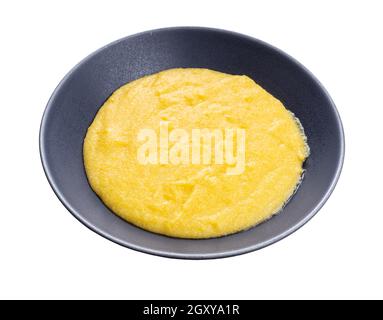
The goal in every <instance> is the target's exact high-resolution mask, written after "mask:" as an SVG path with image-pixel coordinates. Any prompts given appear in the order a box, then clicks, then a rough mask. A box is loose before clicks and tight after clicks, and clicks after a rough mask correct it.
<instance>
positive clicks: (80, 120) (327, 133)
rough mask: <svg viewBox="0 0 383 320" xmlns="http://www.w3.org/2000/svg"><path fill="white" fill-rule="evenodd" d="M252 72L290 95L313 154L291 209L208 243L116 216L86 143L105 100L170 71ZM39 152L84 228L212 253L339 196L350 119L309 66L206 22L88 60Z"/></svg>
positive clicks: (70, 80) (133, 39)
mask: <svg viewBox="0 0 383 320" xmlns="http://www.w3.org/2000/svg"><path fill="white" fill-rule="evenodd" d="M180 67H183V68H209V69H213V70H217V71H221V72H226V73H230V74H240V75H242V74H244V75H247V76H249V77H251V78H252V79H254V80H255V81H256V82H257V83H259V84H260V85H261V86H262V87H264V88H265V89H266V90H267V91H269V92H270V93H271V94H273V95H274V96H275V97H277V98H278V99H279V100H281V101H282V102H283V103H284V104H285V106H286V107H287V108H288V109H290V110H291V111H292V112H294V113H295V114H296V116H297V117H298V118H299V119H300V121H301V122H302V124H303V127H304V128H305V132H306V135H307V137H308V143H309V145H310V148H311V155H310V157H309V158H308V160H307V161H306V164H305V168H306V173H305V177H304V179H303V182H302V184H301V185H300V187H299V189H298V191H297V192H296V193H295V195H294V196H293V197H292V199H291V200H290V201H289V203H288V204H287V205H286V206H285V208H284V209H283V210H282V212H281V213H280V214H278V215H276V216H274V217H272V218H271V219H269V220H268V221H266V222H264V223H261V224H260V225H258V226H256V227H254V228H251V229H249V230H247V231H243V232H239V233H237V234H233V235H229V236H225V237H221V238H213V239H204V240H189V239H177V238H170V237H166V236H162V235H158V234H155V233H151V232H148V231H145V230H143V229H140V228H138V227H135V226H133V225H131V224H129V223H127V222H126V221H124V220H122V219H121V218H119V217H118V216H116V215H115V214H113V212H111V211H110V210H109V209H108V208H107V207H106V206H105V205H104V204H103V203H102V202H101V200H100V199H99V198H98V197H97V195H96V194H95V193H94V192H93V191H92V189H91V188H90V186H89V184H88V181H87V178H86V174H85V171H84V163H83V154H82V146H83V140H84V137H85V134H86V131H87V129H88V127H89V125H90V124H91V123H92V121H93V118H94V116H95V115H96V113H97V111H98V109H99V108H100V107H101V105H102V104H103V103H104V101H105V100H106V99H107V98H108V97H109V96H110V95H111V93H112V92H113V91H115V90H116V89H117V88H119V87H120V86H122V85H123V84H125V83H127V82H130V81H132V80H135V79H138V78H140V77H142V76H145V75H148V74H153V73H156V72H159V71H161V70H165V69H170V68H180ZM40 153H41V159H42V163H43V167H44V170H45V173H46V175H47V178H48V180H49V183H50V184H51V186H52V188H53V190H54V191H55V193H56V195H57V196H58V198H59V199H60V200H61V202H62V203H63V204H64V206H65V207H66V208H67V209H68V210H69V211H70V212H71V213H72V214H73V215H74V216H75V217H76V218H77V219H78V220H80V221H81V222H82V223H83V224H84V225H86V226H87V227H89V228H90V229H92V230H93V231H95V232H97V233H99V234H100V235H102V236H104V237H105V238H108V239H110V240H112V241H114V242H116V243H118V244H120V245H123V246H126V247H128V248H131V249H135V250H139V251H142V252H146V253H151V254H156V255H160V256H166V257H172V258H188V259H207V258H222V257H227V256H233V255H238V254H242V253H246V252H250V251H253V250H256V249H260V248H262V247H265V246H267V245H269V244H271V243H273V242H276V241H278V240H280V239H282V238H284V237H285V236H287V235H289V234H291V233H292V232H294V231H295V230H297V229H298V228H299V227H301V226H302V225H303V224H304V223H305V222H307V221H308V220H309V219H310V218H311V217H313V216H314V214H315V213H316V212H317V211H318V210H319V209H320V208H321V206H322V205H323V204H324V202H325V201H326V200H327V198H328V197H329V196H330V194H331V192H332V190H333V189H334V187H335V184H336V181H337V179H338V177H339V174H340V171H341V167H342V163H343V157H344V136H343V130H342V124H341V121H340V118H339V115H338V113H337V110H336V108H335V106H334V103H333V102H332V101H331V98H330V97H329V95H328V94H327V92H326V91H325V89H324V88H323V87H322V86H321V84H320V83H319V82H318V80H316V79H315V77H314V76H313V75H312V74H311V73H310V72H309V71H308V70H307V69H305V68H304V67H303V66H302V65H301V64H299V63H298V62H297V61H295V60H294V59H293V58H291V57H290V56H288V55H286V54H285V53H283V52H281V51H280V50H278V49H276V48H274V47H272V46H270V45H268V44H266V43H264V42H262V41H259V40H256V39H254V38H250V37H248V36H245V35H241V34H237V33H233V32H229V31H224V30H217V29H210V28H198V27H177V28H167V29H159V30H153V31H147V32H143V33H140V34H136V35H133V36H130V37H127V38H124V39H121V40H118V41H116V42H113V43H111V44H109V45H107V46H105V47H103V48H101V49H100V50H98V51H96V52H95V53H93V54H91V55H90V56H88V57H87V58H85V59H84V60H83V61H82V62H80V63H79V64H78V65H77V66H76V67H74V69H72V71H70V72H69V73H68V74H67V76H66V77H65V78H64V79H63V80H62V81H61V83H60V84H59V85H58V87H57V88H56V90H55V91H54V93H53V95H52V97H51V99H50V100H49V103H48V105H47V107H46V110H45V113H44V115H43V119H42V123H41V130H40Z"/></svg>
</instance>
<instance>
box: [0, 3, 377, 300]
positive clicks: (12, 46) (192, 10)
mask: <svg viewBox="0 0 383 320" xmlns="http://www.w3.org/2000/svg"><path fill="white" fill-rule="evenodd" d="M0 15H1V18H0V33H1V42H0V46H1V51H0V57H1V59H0V90H1V107H0V108H1V109H0V110H1V111H0V112H1V113H0V119H1V122H0V138H1V149H0V150H1V151H0V153H1V157H0V168H1V176H0V194H1V206H0V298H37V299H39V298H53V299H55V298H75V299H76V298H117V299H120V298H124V299H144V298H146V299H151V298H155V299H175V298H178V299H192V298H199V299H204V298H211V299H212V298H216V299H258V298H260V299H268V298H277V299H279V298H292V299H295V298H309V299H310V298H383V287H382V286H383V274H382V273H383V248H382V245H383V209H382V207H383V206H382V205H381V203H382V199H383V194H382V192H383V187H382V181H383V175H382V166H383V152H382V141H381V140H382V139H381V138H382V130H383V126H382V117H383V111H382V110H383V106H382V91H383V80H382V74H383V63H382V57H383V45H382V43H383V37H382V31H383V19H382V15H383V8H382V5H381V1H359V2H354V1H337V2H336V1H323V0H322V1H320V2H316V3H314V2H310V1H254V0H252V1H239V0H236V1H222V0H221V1H207V0H203V1H199V0H192V1H166V0H161V1H145V0H140V1H126V0H125V1H112V0H110V1H94V0H93V1H60V2H59V1H12V2H11V1H3V2H1V4H0ZM180 25H197V26H209V27H218V28H223V29H229V30H233V31H237V32H241V33H245V34H248V35H251V36H254V37H256V38H259V39H262V40H264V41H267V42H269V43H271V44H273V45H275V46H277V47H279V48H280V49H282V50H284V51H285V52H287V53H289V54H290V55H292V56H294V57H295V58H296V59H298V60H299V61H300V62H302V63H303V64H304V65H305V66H306V67H308V68H309V69H310V70H311V71H312V72H313V73H314V74H315V75H316V76H317V77H318V78H319V80H320V81H321V82H322V83H323V84H324V85H325V87H326V88H327V90H328V91H329V92H330V94H331V96H332V97H333V99H334V101H335V103H336V105H337V107H338V109H339V112H340V115H341V117H342V120H343V124H344V129H345V134H346V159H345V164H344V168H343V172H342V175H341V178H340V181H339V183H338V186H337V188H336V189H335V191H334V193H333V195H332V196H331V198H330V199H329V201H328V202H327V203H326V205H325V206H324V207H323V209H322V210H321V211H320V212H319V213H318V215H316V216H315V217H314V218H313V219H312V220H311V221H310V222H309V223H308V224H307V225H305V226H304V227H303V228H301V229H300V230H299V231H297V232H296V233H294V234H293V235H291V236H289V237H288V238H286V239H284V240H283V241H280V242H278V243H276V244H274V245H272V246H270V247H268V248H265V249H263V250H260V251H257V252H253V253H250V254H246V255H242V256H238V257H234V258H227V259H221V260H208V261H187V260H172V259H166V258H160V257H155V256H150V255H147V254H143V253H139V252H135V251H132V250H129V249H126V248H123V247H120V246H118V245H115V244H114V243H112V242H110V241H108V240H105V239H104V238H102V237H100V236H98V235H97V234H95V233H93V232H92V231H90V230H88V229H87V228H86V227H84V226H83V225H81V224H80V223H79V222H78V221H77V220H76V219H75V218H73V217H72V215H70V214H69V212H67V210H66V209H65V208H64V207H63V206H62V205H61V203H60V202H59V200H58V199H57V198H56V197H55V195H54V193H53V191H52V190H51V188H50V186H49V185H48V182H47V180H46V178H45V176H44V173H43V170H42V166H41V163H40V158H39V150H38V132H39V125H40V120H41V116H42V113H43V110H44V107H45V105H46V102H47V100H48V99H49V97H50V95H51V93H52V91H53V89H54V88H55V87H56V85H57V84H58V82H59V81H60V80H61V79H62V77H63V76H64V75H65V74H66V72H67V71H69V70H70V69H71V68H72V67H73V66H74V65H75V64H76V63H77V62H79V61H80V60H81V59H82V58H84V57H85V56H86V55H88V54H89V53H91V52H92V51H94V50H96V49H97V48H99V47H101V46H103V45H105V44H107V43H109V42H111V41H113V40H116V39H118V38H121V37H124V36H126V35H130V34H133V33H136V32H140V31H144V30H147V29H153V28H159V27H167V26H180Z"/></svg>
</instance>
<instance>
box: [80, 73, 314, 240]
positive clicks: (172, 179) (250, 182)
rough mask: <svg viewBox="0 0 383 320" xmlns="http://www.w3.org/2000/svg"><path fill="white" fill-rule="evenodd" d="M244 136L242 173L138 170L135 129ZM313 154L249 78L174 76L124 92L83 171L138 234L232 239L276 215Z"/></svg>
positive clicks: (89, 144)
mask: <svg viewBox="0 0 383 320" xmlns="http://www.w3.org/2000/svg"><path fill="white" fill-rule="evenodd" d="M160 121H168V122H169V130H171V129H173V128H182V129H186V130H188V131H189V132H190V131H191V130H192V129H194V128H211V129H217V128H218V129H225V128H242V129H245V130H246V165H245V171H244V172H243V173H242V174H239V175H228V174H227V168H228V165H225V164H224V165H222V164H221V165H220V164H211V165H203V164H201V165H193V164H188V165H186V164H184V165H172V164H168V165H163V164H162V165H160V164H158V165H143V164H140V163H139V162H138V160H137V150H138V148H139V147H140V146H141V145H142V142H141V143H140V142H138V141H137V134H138V132H139V131H140V129H146V128H152V129H155V131H156V132H157V133H158V132H159V124H160ZM308 153H309V149H308V146H307V144H306V142H305V136H304V133H303V131H302V130H301V128H300V126H299V123H298V122H297V121H296V119H295V118H294V116H293V115H292V114H291V113H290V112H289V111H288V110H287V109H286V108H285V107H284V106H283V104H282V103H281V102H280V101H279V100H277V99H276V98H274V97H273V96H272V95H271V94H269V93H268V92H266V91H265V90H264V89H262V88H261V87H260V86H259V85H257V84H256V83H255V82H254V81H253V80H251V79H250V78H248V77H247V76H236V75H229V74H224V73H220V72H216V71H212V70H207V69H171V70H166V71H163V72H160V73H157V74H154V75H150V76H146V77H144V78H141V79H138V80H136V81H133V82H131V83H128V84H126V85H124V86H122V87H121V88H119V89H118V90H116V91H115V92H114V93H113V95H112V96H111V97H110V98H109V99H108V100H107V101H106V102H105V104H104V105H103V106H102V108H101V109H100V111H99V112H98V113H97V115H96V117H95V119H94V121H93V123H92V124H91V126H90V127H89V129H88V132H87V135H86V138H85V141H84V163H85V169H86V173H87V176H88V179H89V182H90V185H91V186H92V188H93V190H94V191H95V192H96V193H97V194H98V195H99V197H100V198H101V199H102V201H103V202H104V203H105V204H106V205H107V206H108V207H109V208H111V210H113V211H114V212H115V213H116V214H117V215H119V216H121V217H122V218H124V219H126V220H127V221H129V222H131V223H133V224H135V225H137V226H139V227H142V228H144V229H147V230H150V231H153V232H157V233H161V234H165V235H169V236H174V237H186V238H208V237H216V236H222V235H225V234H230V233H234V232H237V231H240V230H243V229H246V228H249V227H251V226H254V225H256V224H257V223H259V222H261V221H263V220H265V219H267V218H269V217H270V216H271V215H273V214H275V213H277V212H278V211H279V210H280V209H281V208H282V206H283V205H284V203H285V202H286V200H287V199H288V198H289V197H290V196H291V195H292V193H293V192H294V190H295V188H296V186H297V184H298V183H299V181H300V177H301V174H302V164H303V162H304V160H305V158H306V157H307V156H308Z"/></svg>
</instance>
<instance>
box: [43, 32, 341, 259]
mask: <svg viewBox="0 0 383 320" xmlns="http://www.w3.org/2000/svg"><path fill="white" fill-rule="evenodd" d="M187 30H189V31H208V32H217V33H221V34H227V35H230V36H234V37H237V38H242V39H245V40H248V41H253V42H257V43H259V44H261V45H262V46H265V47H267V48H269V49H272V50H274V51H276V52H278V53H279V54H281V55H282V56H284V57H285V58H287V59H288V60H290V61H291V62H293V63H295V64H296V65H297V66H298V67H299V68H300V69H302V71H303V72H305V73H306V74H307V75H308V76H309V77H310V78H311V79H312V80H313V81H314V82H315V83H316V84H317V85H318V86H319V87H320V89H321V91H322V92H323V94H324V95H325V96H326V97H327V98H328V100H329V102H330V105H331V107H332V109H333V111H334V114H335V119H336V123H337V126H338V130H339V132H340V136H339V143H340V150H339V151H340V153H339V155H340V156H339V158H338V163H337V166H336V172H335V174H334V175H333V177H332V180H331V183H330V184H329V186H328V187H327V191H326V193H325V194H324V195H323V196H322V198H321V199H320V201H319V202H318V203H317V205H316V206H315V207H314V208H313V209H312V210H311V211H310V212H308V213H307V214H306V215H305V217H304V218H303V219H301V220H300V221H299V222H297V223H296V224H295V225H293V226H292V227H290V228H289V229H286V230H285V231H284V232H283V233H281V234H278V235H276V236H274V237H272V238H270V239H269V240H266V241H263V242H260V243H257V244H254V245H250V246H247V247H243V248H240V249H233V250H227V251H223V252H215V253H177V252H171V251H163V250H157V249H152V248H148V247H145V246H140V245H135V244H132V243H128V242H126V241H123V240H121V239H119V238H117V237H115V236H113V235H112V234H110V233H108V232H105V231H104V230H102V229H100V228H98V227H96V226H94V225H93V224H92V223H90V222H89V221H88V220H87V219H85V218H83V216H82V215H81V213H80V212H78V211H77V210H76V209H74V208H73V207H72V206H71V204H70V202H69V201H68V200H67V199H66V198H65V196H64V195H63V194H62V192H61V191H60V187H59V186H58V185H57V184H56V183H55V181H54V178H53V175H52V172H51V170H50V166H49V161H48V160H47V152H46V150H45V146H44V145H45V143H44V142H45V139H46V127H47V121H48V120H47V119H48V114H49V113H50V112H51V110H52V109H53V105H54V104H53V100H54V99H55V97H56V95H57V94H58V93H59V91H60V90H61V87H62V86H63V84H64V83H65V82H66V80H67V79H68V78H69V77H70V76H71V75H72V74H73V73H74V72H76V70H77V69H78V68H79V67H80V66H81V65H83V64H84V63H85V62H87V61H88V60H90V59H91V58H93V56H95V55H97V54H98V53H100V52H102V51H103V50H105V49H107V48H109V47H111V46H114V45H116V44H118V43H120V42H123V41H126V40H127V39H130V38H134V37H139V36H141V35H145V34H151V35H152V34H154V33H159V32H166V31H187ZM39 152H40V160H41V162H42V166H43V170H44V173H45V176H46V178H47V180H48V182H49V184H50V186H51V188H52V190H53V191H54V193H55V195H56V196H57V198H58V199H59V200H60V202H61V203H62V204H63V205H64V207H65V208H66V209H67V210H68V211H69V212H70V213H71V214H72V215H73V216H74V217H75V218H76V219H77V220H79V221H80V222H81V223H82V224H83V225H85V226H86V227H87V228H89V229H90V230H92V231H94V232H96V233H97V234H99V235H101V236H102V237H104V238H106V239H108V240H110V241H112V242H114V243H116V244H119V245H121V246H123V247H126V248H129V249H132V250H135V251H139V252H143V253H148V254H151V255H155V256H160V257H166V258H176V259H192V260H201V259H218V258H227V257H233V256H237V255H242V254H245V253H249V252H252V251H256V250H259V249H262V248H265V247H267V246H269V245H271V244H273V243H276V242H278V241H280V240H282V239H284V238H285V237H287V236H289V235H291V234H292V233H294V232H295V231H297V230H298V229H300V228H301V227H302V226H303V225H305V224H306V223H307V222H308V221H309V220H310V219H311V218H312V217H313V216H315V214H316V213H317V212H318V211H319V210H320V209H321V208H322V207H323V205H324V204H325V203H326V201H327V200H328V198H329V197H330V195H331V194H332V192H333V191H334V189H335V186H336V184H337V182H338V181H339V177H340V174H341V171H342V168H343V163H344V158H345V134H344V128H343V124H342V120H341V118H340V115H339V112H338V110H337V108H336V106H335V103H334V101H333V100H332V98H331V96H330V95H329V93H328V92H327V90H326V89H325V87H324V86H323V85H322V83H321V82H320V81H319V80H318V79H317V78H316V77H315V76H314V74H313V73H312V72H311V71H310V70H308V69H307V68H306V67H305V66H304V65H303V64H301V63H300V62H299V61H297V60H296V59H295V58H293V57H292V56H290V55H289V54H287V53H285V52H284V51H282V50H281V49H279V48H277V47H274V46H273V45H271V44H269V43H267V42H264V41H262V40H259V39H257V38H254V37H252V36H248V35H245V34H242V33H238V32H234V31H229V30H225V29H220V28H211V27H201V26H175V27H166V28H159V29H152V30H147V31H143V32H139V33H135V34H132V35H129V36H126V37H123V38H120V39H118V40H115V41H112V42H110V43H108V44H107V45H105V46H102V47H101V48H99V49H97V50H95V51H94V52H92V53H91V54H89V55H88V56H86V57H85V58H83V59H82V60H81V61H80V62H78V63H77V64H76V65H75V66H74V67H73V68H72V69H71V70H70V71H69V72H68V73H67V74H66V75H65V76H64V77H63V78H62V80H61V81H60V82H59V84H58V85H57V87H56V88H55V89H54V91H53V93H52V95H51V97H50V98H49V100H48V103H47V105H46V107H45V109H44V112H43V116H42V120H41V124H40V130H39ZM143 231H145V232H150V231H147V230H143ZM245 232H246V231H245ZM228 236H229V237H230V235H228ZM168 238H170V237H168ZM172 239H174V240H177V238H172ZM183 240H185V239H183ZM188 240H190V241H195V239H188Z"/></svg>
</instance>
